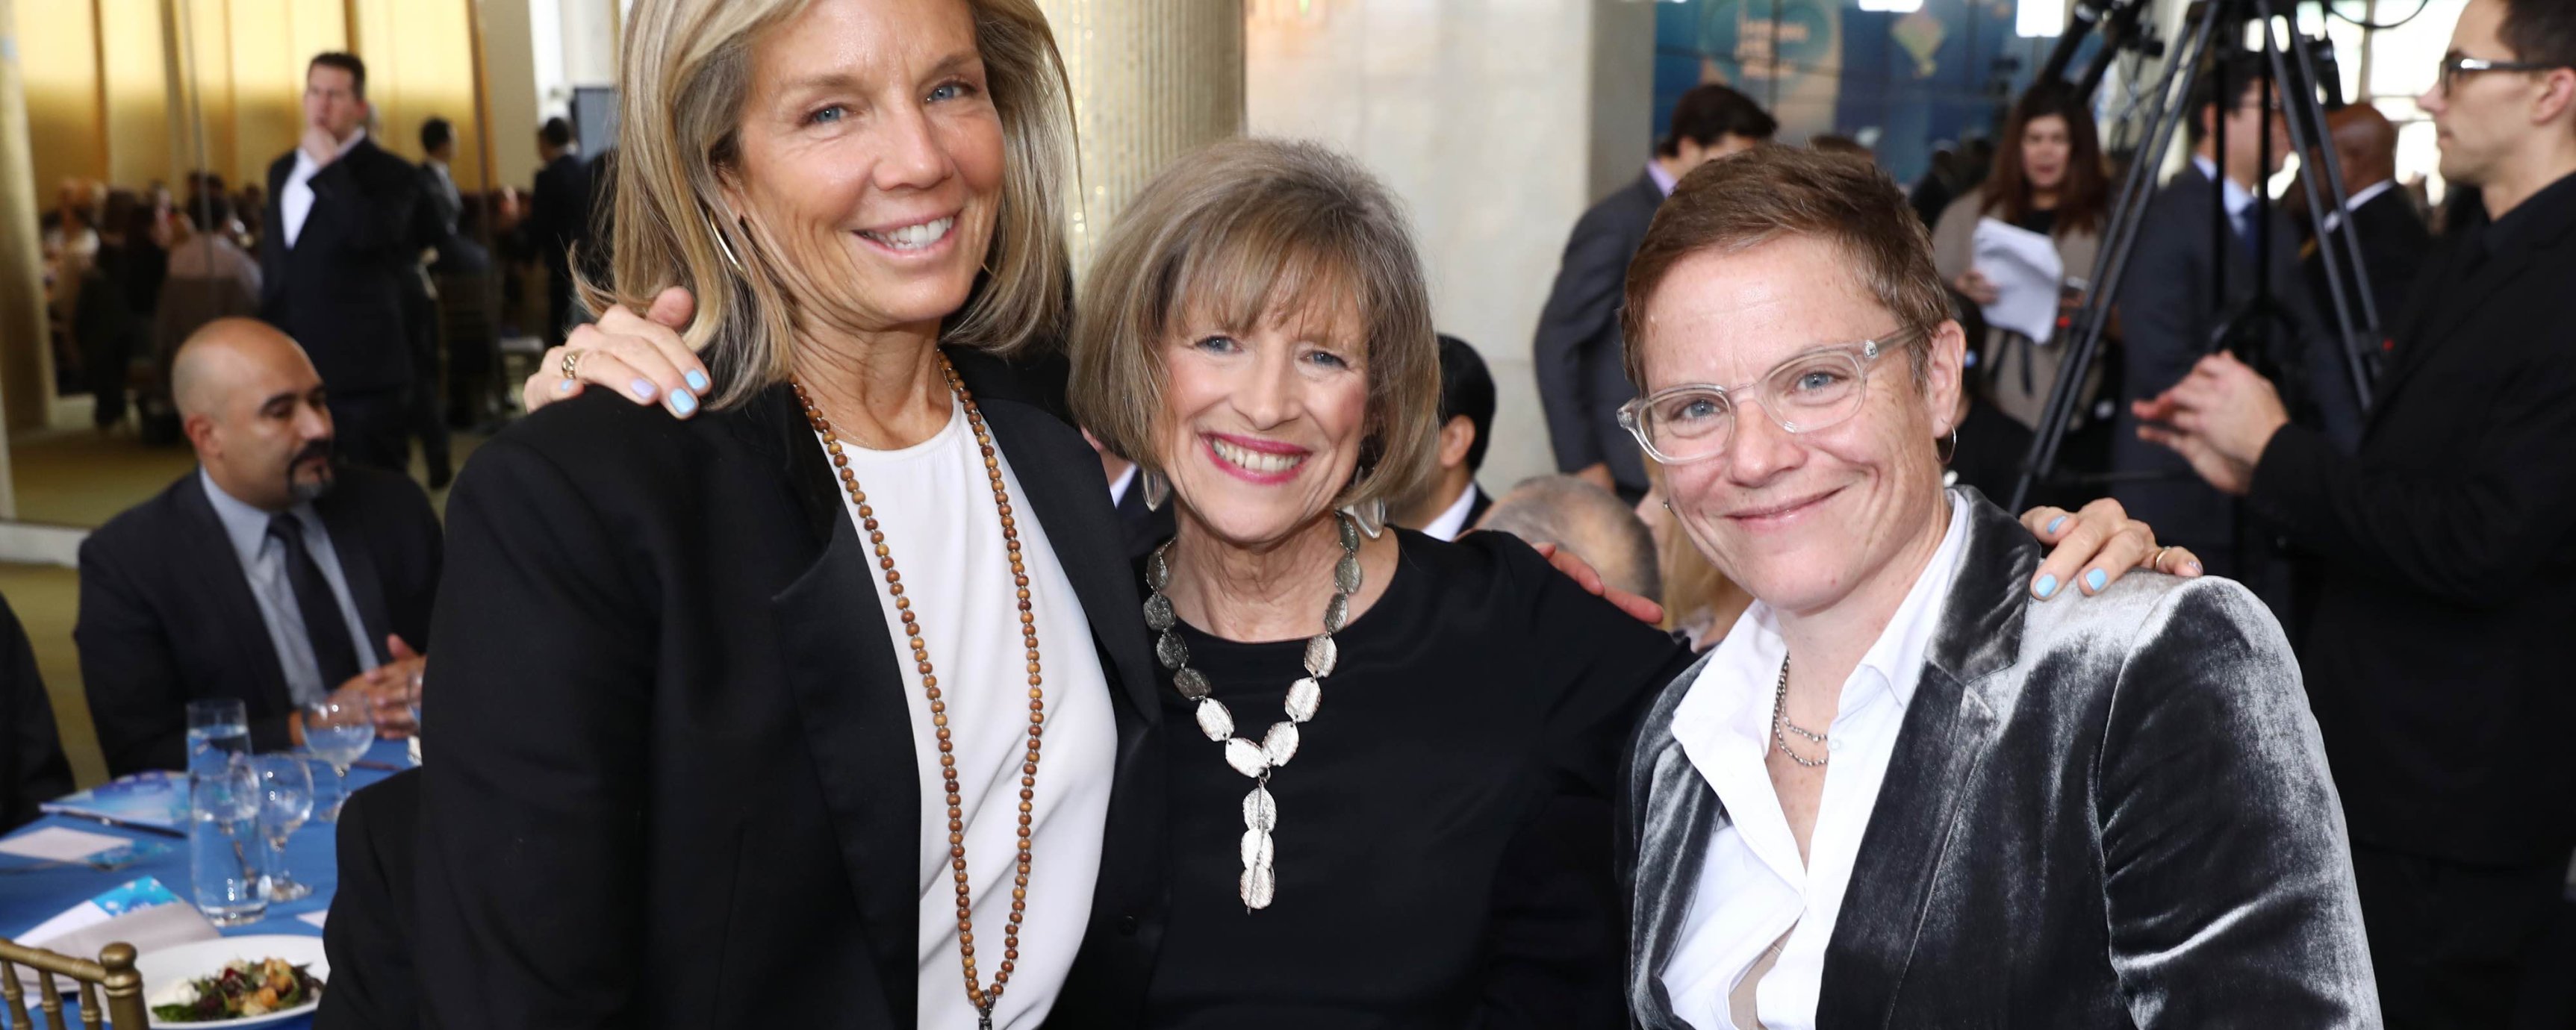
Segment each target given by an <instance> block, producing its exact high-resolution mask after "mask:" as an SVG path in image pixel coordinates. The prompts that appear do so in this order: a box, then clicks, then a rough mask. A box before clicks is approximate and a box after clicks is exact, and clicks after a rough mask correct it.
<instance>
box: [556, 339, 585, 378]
mask: <svg viewBox="0 0 2576 1030" xmlns="http://www.w3.org/2000/svg"><path fill="white" fill-rule="evenodd" d="M584 353H585V352H584V351H581V350H578V349H575V348H570V347H567V348H565V349H564V356H563V365H562V366H561V367H562V368H563V377H564V378H565V379H579V378H581V369H580V365H581V356H582V354H584Z"/></svg>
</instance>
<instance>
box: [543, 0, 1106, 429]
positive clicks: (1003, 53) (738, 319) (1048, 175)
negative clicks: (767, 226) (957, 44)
mask: <svg viewBox="0 0 2576 1030" xmlns="http://www.w3.org/2000/svg"><path fill="white" fill-rule="evenodd" d="M810 2H811V0H638V2H637V3H636V4H635V8H634V10H633V11H632V12H631V13H629V14H628V15H627V19H626V42H625V49H624V52H623V53H622V54H621V55H620V56H619V63H618V85H619V89H618V112H619V114H618V121H619V129H618V158H617V162H616V170H615V173H614V174H615V183H616V187H615V190H614V193H613V194H612V197H613V199H612V201H611V203H612V204H613V205H614V217H613V218H611V220H610V222H609V225H610V240H609V253H610V264H611V267H610V271H609V277H608V281H607V282H606V283H600V282H596V281H594V280H592V279H591V278H590V277H589V276H588V275H586V274H584V273H582V272H581V271H580V270H579V265H578V263H576V266H575V268H576V271H575V281H576V282H577V283H578V284H579V286H580V289H581V293H582V297H583V300H584V303H585V304H587V305H588V306H589V308H590V309H591V311H592V312H593V313H597V312H601V311H605V310H607V308H608V306H609V305H612V304H618V305H624V306H626V307H628V308H632V309H634V310H636V311H642V310H644V309H645V308H646V307H647V306H649V305H651V304H652V302H653V297H654V296H655V295H656V294H658V293H660V292H661V291H662V290H663V289H665V288H667V287H672V286H684V287H687V288H688V289H689V292H691V293H693V294H696V295H697V301H698V313H697V318H696V319H695V320H693V321H691V322H690V323H689V326H688V328H687V329H685V330H682V331H681V334H680V338H681V339H682V340H685V341H687V342H688V345H689V346H690V347H691V348H692V349H695V350H697V351H699V352H700V353H701V354H703V355H704V356H705V357H706V359H707V364H708V365H709V366H710V367H711V369H712V370H713V371H715V372H716V374H717V376H718V378H719V380H720V382H721V383H722V384H723V385H722V386H721V387H719V389H720V391H721V392H720V393H719V395H718V396H717V397H715V398H713V399H712V401H711V403H712V404H713V405H714V406H719V407H721V406H725V405H731V404H736V403H740V402H741V401H743V400H745V399H748V398H749V397H751V396H752V395H753V394H756V393H758V392H760V391H761V390H762V389H763V388H765V387H767V386H769V385H770V384H772V383H775V382H778V381H779V380H781V379H784V378H786V376H787V374H788V371H789V366H788V347H789V345H790V343H791V342H792V341H793V340H794V338H795V326H794V322H793V312H794V310H795V305H796V298H794V297H792V296H790V295H789V294H788V292H787V287H786V285H785V284H784V283H783V282H782V281H781V280H780V278H779V276H778V274H777V272H776V270H775V269H773V268H772V267H771V263H772V259H771V258H769V257H768V256H766V255H764V254H761V253H760V252H759V251H758V250H757V249H756V248H754V247H753V246H752V245H751V240H750V239H749V234H748V233H745V232H743V231H741V229H740V228H739V227H738V226H736V225H734V224H732V222H731V220H730V219H724V218H721V217H718V216H719V215H720V214H721V213H722V212H723V211H725V209H726V208H725V204H724V197H723V192H722V185H721V183H722V178H723V177H724V176H727V175H731V174H734V169H735V166H736V164H737V162H736V159H735V155H736V153H737V143H738V141H737V137H736V132H737V129H738V128H739V126H740V125H741V123H742V108H743V104H744V103H745V102H746V101H747V99H748V98H749V97H750V95H751V89H752V61H751V57H752V50H753V48H754V47H755V46H756V45H757V43H758V42H759V40H760V37H761V35H762V34H763V33H767V32H770V31H773V30H776V29H777V28H779V27H780V26H783V25H785V24H787V23H788V22H790V21H793V20H794V19H795V18H796V17H797V16H798V15H800V14H802V13H804V11H805V9H806V7H807V6H808V4H809V3H810ZM967 7H968V8H970V9H971V10H972V12H973V14H974V18H975V49H976V51H977V52H978V53H979V54H981V55H982V57H983V59H984V67H985V69H986V72H987V76H988V82H989V88H990V89H991V91H992V98H993V107H994V109H995V112H996V113H997V114H998V115H999V116H1000V118H1001V122H1002V153H1003V158H1004V161H1005V165H1004V172H1003V176H1002V201H1001V205H1000V207H1001V210H1000V215H999V217H997V218H996V219H995V221H994V225H993V239H992V243H991V249H990V250H989V251H987V252H986V254H985V267H987V268H989V269H991V271H990V273H989V274H987V275H985V276H984V277H983V278H981V279H980V280H978V281H977V282H976V284H975V288H974V292H973V293H972V294H970V295H968V297H967V298H966V303H965V305H964V306H963V307H960V308H959V309H958V310H957V311H956V313H954V314H951V315H949V316H948V319H947V321H946V323H945V324H944V325H943V326H941V333H940V336H941V342H942V343H947V344H952V345H956V346H960V347H968V348H974V349H980V350H986V351H992V352H995V353H1010V352H1012V351H1014V350H1017V349H1018V348H1019V347H1021V346H1022V345H1023V344H1025V343H1027V342H1028V341H1030V340H1033V339H1049V338H1053V337H1054V335H1055V334H1056V333H1057V332H1058V331H1060V330H1061V328H1062V327H1063V325H1064V321H1065V314H1066V313H1065V307H1066V304H1067V302H1068V301H1067V297H1066V296H1065V293H1066V291H1065V289H1064V283H1065V281H1066V280H1067V279H1068V278H1069V277H1070V276H1071V271H1070V268H1071V265H1070V258H1069V257H1068V256H1067V254H1066V251H1065V245H1064V204H1065V201H1064V195H1065V182H1066V179H1067V166H1068V165H1069V164H1070V163H1071V160H1072V156H1073V120H1072V107H1071V101H1070V100H1069V99H1068V98H1069V97H1070V96H1071V93H1072V90H1071V86H1070V85H1069V80H1067V78H1066V77H1065V72H1064V61H1063V58H1062V57H1061V56H1060V55H1058V54H1057V52H1056V46H1055V34H1054V32H1053V31H1052V30H1051V29H1049V28H1048V27H1047V21H1046V15H1044V14H1043V13H1040V12H1039V10H1038V6H1037V0H967ZM728 254H730V255H732V256H733V257H738V258H740V259H741V260H742V261H743V262H744V265H743V266H742V267H740V268H739V269H738V268H737V267H736V266H735V264H734V262H733V260H731V259H730V258H728V257H727V256H726V255H728Z"/></svg>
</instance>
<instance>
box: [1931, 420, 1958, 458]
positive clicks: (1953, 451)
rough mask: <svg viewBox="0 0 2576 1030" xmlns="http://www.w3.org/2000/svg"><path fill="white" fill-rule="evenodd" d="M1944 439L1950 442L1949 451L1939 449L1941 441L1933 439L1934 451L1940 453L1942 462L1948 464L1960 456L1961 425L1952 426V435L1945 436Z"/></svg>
mask: <svg viewBox="0 0 2576 1030" xmlns="http://www.w3.org/2000/svg"><path fill="white" fill-rule="evenodd" d="M1942 439H1943V440H1948V441H1949V442H1950V449H1949V450H1948V451H1947V452H1943V451H1941V450H1940V449H1939V446H1940V443H1941V441H1940V440H1935V441H1933V446H1934V450H1933V453H1935V454H1938V455H1940V458H1941V464H1943V465H1947V464H1949V463H1950V460H1951V459H1953V458H1956V457H1958V456H1959V427H1957V426H1951V427H1950V435H1948V436H1946V437H1943V438H1942Z"/></svg>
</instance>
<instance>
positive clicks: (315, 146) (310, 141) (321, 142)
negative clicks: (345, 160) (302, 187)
mask: <svg viewBox="0 0 2576 1030" xmlns="http://www.w3.org/2000/svg"><path fill="white" fill-rule="evenodd" d="M296 147H297V148H298V149H301V150H303V151H304V156H306V157H309V158H312V159H313V166H314V167H315V168H326V167H329V166H330V164H331V162H333V161H337V160H339V159H340V140H339V138H338V137H336V136H333V135H331V130H329V129H325V128H323V127H321V126H319V125H307V126H305V127H304V138H303V139H302V140H301V141H299V142H298V143H297V144H296Z"/></svg>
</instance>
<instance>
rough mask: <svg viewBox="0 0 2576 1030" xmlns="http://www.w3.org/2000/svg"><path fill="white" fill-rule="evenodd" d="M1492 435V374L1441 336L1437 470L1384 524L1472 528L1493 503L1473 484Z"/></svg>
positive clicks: (1428, 529)
mask: <svg viewBox="0 0 2576 1030" xmlns="http://www.w3.org/2000/svg"><path fill="white" fill-rule="evenodd" d="M1493 435H1494V375H1493V373H1492V372H1490V371H1487V370H1486V368H1485V358H1484V356H1483V355H1481V354H1478V353H1476V348H1475V347H1473V346H1470V345H1469V344H1468V343H1467V341H1465V340H1461V339H1459V338H1457V337H1455V336H1451V335H1448V334H1447V333H1442V334H1441V335H1440V450H1439V454H1438V462H1439V470H1438V471H1437V472H1436V473H1434V474H1433V476H1432V477H1431V479H1430V481H1429V482H1428V484H1427V485H1425V486H1424V487H1423V489H1422V490H1420V491H1419V492H1417V493H1415V494H1414V495H1413V496H1411V497H1409V498H1406V499H1403V500H1401V501H1398V502H1396V504H1395V505H1394V507H1393V508H1392V509H1391V510H1389V511H1388V512H1387V521H1388V522H1392V523H1394V524H1396V525H1399V526H1403V527H1404V528H1406V529H1418V530H1421V531H1422V535H1424V536H1428V537H1431V538H1432V539H1435V540H1455V539H1457V538H1458V534H1460V533H1464V532H1466V531H1467V530H1468V529H1470V528H1472V527H1474V526H1475V525H1476V524H1477V523H1478V522H1479V521H1480V520H1482V519H1483V518H1484V515H1485V512H1486V510H1487V509H1489V508H1491V507H1493V505H1494V499H1493V498H1492V497H1491V496H1488V495H1487V494H1486V493H1485V488H1484V487H1482V486H1479V485H1477V483H1476V473H1477V471H1478V470H1480V469H1483V468H1484V467H1485V446H1486V444H1488V443H1489V442H1491V441H1492V440H1493ZM1595 568H1598V566H1595ZM1650 596H1651V595H1650Z"/></svg>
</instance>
